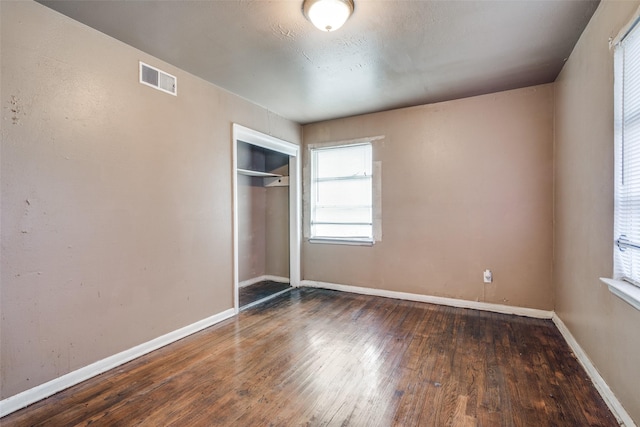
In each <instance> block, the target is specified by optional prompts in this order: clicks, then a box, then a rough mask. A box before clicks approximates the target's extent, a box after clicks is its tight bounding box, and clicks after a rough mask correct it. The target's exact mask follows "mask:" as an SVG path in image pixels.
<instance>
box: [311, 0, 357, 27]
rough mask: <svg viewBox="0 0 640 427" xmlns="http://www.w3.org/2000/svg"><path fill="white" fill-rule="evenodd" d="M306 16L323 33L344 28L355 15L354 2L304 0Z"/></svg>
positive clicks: (348, 0)
mask: <svg viewBox="0 0 640 427" xmlns="http://www.w3.org/2000/svg"><path fill="white" fill-rule="evenodd" d="M302 10H303V12H304V16H306V17H307V19H308V20H309V21H311V23H312V24H313V25H315V26H316V27H317V28H318V29H320V30H322V31H327V32H328V31H335V30H337V29H338V28H340V27H342V25H344V23H345V22H347V19H349V17H350V16H351V14H352V13H353V0H304V1H303V2H302Z"/></svg>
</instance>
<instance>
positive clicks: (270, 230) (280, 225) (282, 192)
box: [265, 187, 290, 277]
mask: <svg viewBox="0 0 640 427" xmlns="http://www.w3.org/2000/svg"><path fill="white" fill-rule="evenodd" d="M266 193H267V197H266V199H267V200H266V205H265V216H266V218H265V221H266V230H265V234H266V236H265V239H266V242H265V247H266V253H265V271H266V274H268V275H270V276H278V277H290V273H289V271H290V269H289V187H269V188H267V190H266Z"/></svg>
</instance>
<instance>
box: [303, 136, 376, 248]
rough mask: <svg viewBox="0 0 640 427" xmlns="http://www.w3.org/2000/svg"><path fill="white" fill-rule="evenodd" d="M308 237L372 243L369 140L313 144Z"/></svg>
mask: <svg viewBox="0 0 640 427" xmlns="http://www.w3.org/2000/svg"><path fill="white" fill-rule="evenodd" d="M310 151H311V203H310V207H311V221H310V223H311V224H310V225H311V234H310V238H311V241H313V240H316V241H318V240H319V241H323V240H334V241H336V242H340V241H342V242H345V243H348V242H352V243H356V244H358V243H360V244H372V243H373V179H372V175H373V174H372V169H373V168H372V148H371V144H370V143H366V144H354V145H341V146H334V147H323V148H312V149H311V150H310Z"/></svg>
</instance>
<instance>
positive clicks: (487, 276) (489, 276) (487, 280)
mask: <svg viewBox="0 0 640 427" xmlns="http://www.w3.org/2000/svg"><path fill="white" fill-rule="evenodd" d="M482 277H483V279H484V283H491V282H493V273H491V270H485V271H484V273H482Z"/></svg>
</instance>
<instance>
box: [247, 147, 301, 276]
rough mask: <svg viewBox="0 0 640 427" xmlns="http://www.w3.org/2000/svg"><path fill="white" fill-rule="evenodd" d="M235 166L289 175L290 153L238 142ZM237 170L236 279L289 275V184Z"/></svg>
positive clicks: (284, 175)
mask: <svg viewBox="0 0 640 427" xmlns="http://www.w3.org/2000/svg"><path fill="white" fill-rule="evenodd" d="M238 169H242V170H251V171H256V172H258V173H259V172H268V173H272V174H278V175H282V176H283V177H288V175H289V156H287V155H285V154H281V153H278V152H275V151H271V150H267V149H264V148H260V147H257V146H254V145H251V144H248V143H243V142H240V141H239V142H238ZM268 180H269V178H264V177H261V176H249V175H245V174H243V173H238V281H239V282H240V284H241V286H242V284H243V282H245V283H246V282H247V281H251V280H255V279H257V278H260V277H263V276H275V277H284V278H289V187H288V186H285V185H276V186H268V185H267V183H268V182H269V181H268Z"/></svg>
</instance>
